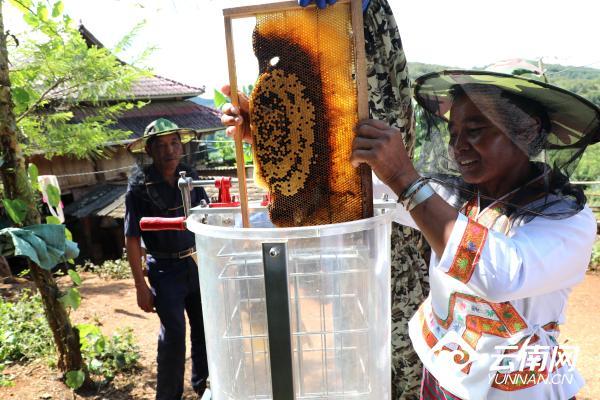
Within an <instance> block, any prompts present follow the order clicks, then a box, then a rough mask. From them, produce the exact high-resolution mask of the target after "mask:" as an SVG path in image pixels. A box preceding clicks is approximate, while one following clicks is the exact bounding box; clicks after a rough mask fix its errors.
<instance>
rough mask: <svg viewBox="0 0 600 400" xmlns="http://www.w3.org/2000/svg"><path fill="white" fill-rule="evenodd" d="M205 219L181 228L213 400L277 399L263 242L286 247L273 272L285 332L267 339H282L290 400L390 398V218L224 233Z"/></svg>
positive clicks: (196, 217)
mask: <svg viewBox="0 0 600 400" xmlns="http://www.w3.org/2000/svg"><path fill="white" fill-rule="evenodd" d="M202 217H203V214H202V210H201V209H196V210H193V213H192V215H191V216H190V218H189V219H188V221H187V227H188V229H190V230H191V231H193V232H194V233H195V235H196V245H197V249H198V264H199V271H200V274H199V275H200V287H201V291H202V309H203V313H204V327H205V334H206V345H207V350H208V362H209V370H210V386H211V392H212V399H214V400H229V399H235V400H240V399H272V398H273V397H274V396H273V392H274V391H275V393H276V395H275V400H278V399H277V397H278V394H277V393H279V391H277V390H274V389H273V387H274V386H273V385H272V378H271V376H272V374H271V361H273V360H271V359H270V357H271V354H270V346H269V327H268V326H269V324H270V323H271V320H269V323H267V321H268V316H267V303H268V302H267V300H266V299H267V298H268V296H267V295H266V293H265V272H264V265H263V264H264V262H263V259H264V255H263V244H265V243H269V244H272V243H275V244H278V245H282V246H285V247H284V248H285V252H284V253H283V254H284V255H285V259H284V263H283V264H282V266H280V267H276V268H282V269H286V273H285V275H283V281H284V282H286V280H287V288H286V291H287V296H288V297H287V304H285V300H284V301H282V302H281V303H282V304H281V305H283V306H286V305H287V308H286V310H287V311H286V314H288V315H286V317H287V319H285V321H286V324H289V329H287V333H286V332H285V331H286V329H283V330H281V332H283V333H279V332H271V334H272V335H276V336H271V337H272V338H273V337H277V338H278V339H281V337H279V336H278V335H287V337H283V339H286V340H288V338H289V340H288V342H289V343H290V346H289V352H291V357H289V360H290V363H289V364H291V365H289V366H287V367H288V368H289V371H290V377H291V379H292V380H293V389H292V388H289V391H290V393H292V394H293V396H294V398H295V399H372V400H384V399H389V398H390V377H391V372H390V371H391V370H390V357H391V353H390V352H391V349H390V321H391V315H390V270H389V269H390V229H391V219H392V213H386V214H383V215H380V216H376V217H373V218H369V219H365V220H360V221H353V222H347V223H342V224H335V225H323V226H316V227H305V228H247V229H242V228H231V227H222V226H214V225H206V224H203V223H201V222H200V221H201V220H202ZM267 254H268V253H267ZM267 263H269V262H267ZM286 277H287V278H286ZM267 286H268V287H271V286H270V284H268V285H267ZM271 303H272V300H271ZM270 310H272V308H270ZM278 322H281V321H278ZM278 346H279V345H278ZM272 347H273V346H272ZM284 356H285V354H284ZM273 358H275V356H273ZM284 359H285V357H284ZM279 369H282V370H285V369H286V368H278V371H276V374H273V375H274V376H279V375H280V373H281V371H279ZM283 373H285V372H283ZM290 382H291V381H290ZM290 386H292V385H290ZM279 397H286V396H281V395H279Z"/></svg>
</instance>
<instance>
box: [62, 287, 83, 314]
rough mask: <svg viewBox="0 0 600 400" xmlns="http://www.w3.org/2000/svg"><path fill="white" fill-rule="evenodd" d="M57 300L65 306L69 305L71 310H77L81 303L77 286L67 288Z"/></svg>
mask: <svg viewBox="0 0 600 400" xmlns="http://www.w3.org/2000/svg"><path fill="white" fill-rule="evenodd" d="M58 301H60V302H61V303H62V305H63V306H65V307H70V308H72V309H73V310H77V309H78V308H79V305H80V304H81V294H80V293H79V290H77V288H74V287H72V288H69V290H67V292H66V293H65V294H63V295H62V296H60V297H59V298H58Z"/></svg>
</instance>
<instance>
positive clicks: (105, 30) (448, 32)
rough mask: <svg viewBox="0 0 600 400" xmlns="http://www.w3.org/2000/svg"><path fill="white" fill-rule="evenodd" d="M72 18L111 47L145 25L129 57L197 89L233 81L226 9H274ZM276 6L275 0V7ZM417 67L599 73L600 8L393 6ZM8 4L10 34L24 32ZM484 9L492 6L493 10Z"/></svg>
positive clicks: (136, 7) (522, 3)
mask: <svg viewBox="0 0 600 400" xmlns="http://www.w3.org/2000/svg"><path fill="white" fill-rule="evenodd" d="M63 1H64V3H65V12H66V13H67V14H69V15H70V16H71V17H72V18H73V19H74V20H75V21H81V22H82V23H83V24H84V25H85V26H86V27H87V28H88V29H89V30H90V31H91V32H92V33H93V34H94V35H95V36H96V37H97V38H98V39H99V40H100V41H101V42H103V43H104V44H105V45H106V46H107V47H109V48H110V47H111V46H112V45H114V44H115V43H117V41H118V40H119V39H120V38H121V37H123V35H125V34H126V33H127V32H129V31H130V30H131V29H132V28H133V27H134V26H135V25H136V24H137V23H139V22H140V21H145V25H144V27H143V28H142V30H141V32H140V33H139V34H138V36H137V37H136V39H135V40H134V42H133V45H132V47H131V48H130V49H129V51H128V52H127V53H126V54H124V55H123V56H122V58H123V59H125V60H126V61H127V60H128V59H134V58H135V56H136V55H139V54H140V53H141V52H142V51H143V50H144V49H145V48H148V47H155V48H156V50H155V51H154V52H153V53H152V55H151V56H150V57H149V58H148V59H147V60H146V61H145V64H146V66H148V67H150V68H152V70H153V72H154V73H157V74H159V75H162V76H164V77H167V78H170V79H174V80H177V81H180V82H183V83H186V84H189V85H193V86H206V89H207V90H206V95H205V96H206V97H211V96H212V93H213V88H220V87H221V85H222V84H224V83H227V82H228V72H227V56H226V51H225V35H224V28H223V17H222V9H223V8H227V7H234V6H239V5H245V4H256V3H264V2H266V1H268V0H137V1H136V0H63ZM275 1H276V0H275ZM389 3H390V5H391V7H392V10H393V11H394V15H395V16H396V20H397V22H398V26H399V30H400V35H401V37H402V42H403V45H404V50H405V53H406V57H407V59H408V61H414V62H425V63H432V64H442V65H448V66H453V67H459V68H472V67H481V66H485V65H488V64H491V63H494V62H496V61H500V60H504V59H510V58H527V59H539V58H540V57H541V58H542V59H543V61H544V62H545V63H558V64H564V65H573V66H590V67H595V68H600V52H599V51H597V49H598V40H599V39H600V33H599V31H598V28H597V20H598V15H600V2H598V1H590V0H570V1H564V0H545V1H541V0H502V1H499V0H496V1H481V0H453V1H448V0H389ZM4 4H5V6H4V7H5V10H4V12H5V16H4V18H5V20H4V24H5V28H6V29H10V30H11V32H13V33H15V32H20V31H22V30H23V29H24V27H23V24H22V23H21V21H20V17H19V16H18V14H16V13H15V11H14V10H12V9H10V7H9V6H7V5H6V3H4ZM484 4H485V6H484ZM251 29H252V23H251V21H249V20H246V21H240V22H239V23H238V24H236V25H234V37H235V43H236V61H237V70H238V80H239V82H240V84H250V83H252V82H253V81H254V80H255V78H256V74H257V66H256V61H255V59H254V57H253V55H252V53H251V47H250V46H251V39H250V32H251Z"/></svg>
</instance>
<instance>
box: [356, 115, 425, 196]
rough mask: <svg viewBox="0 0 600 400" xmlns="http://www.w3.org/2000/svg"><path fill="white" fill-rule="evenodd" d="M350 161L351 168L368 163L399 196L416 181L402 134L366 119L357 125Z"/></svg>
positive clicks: (416, 176) (416, 174) (375, 121)
mask: <svg viewBox="0 0 600 400" xmlns="http://www.w3.org/2000/svg"><path fill="white" fill-rule="evenodd" d="M350 161H351V162H352V165H353V166H354V167H358V166H359V165H360V164H361V163H366V164H369V166H370V167H371V168H372V169H373V172H375V175H377V177H379V179H381V181H382V182H383V183H385V184H386V185H388V186H389V187H390V188H391V189H392V190H393V191H394V192H395V193H396V194H397V195H398V196H399V195H400V194H402V192H404V189H406V187H408V185H410V184H411V183H412V182H414V181H415V180H417V179H418V178H419V174H418V173H417V171H416V170H415V168H414V167H413V164H412V162H411V160H410V157H409V156H408V153H407V152H406V148H405V147H404V141H403V139H402V133H401V132H400V131H399V130H398V129H396V128H392V127H390V126H389V125H388V124H386V123H385V122H382V121H377V120H372V119H369V120H364V121H361V122H360V123H359V124H358V126H357V127H356V138H355V139H354V141H353V143H352V156H351V158H350Z"/></svg>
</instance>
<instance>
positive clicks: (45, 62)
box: [0, 0, 142, 384]
mask: <svg viewBox="0 0 600 400" xmlns="http://www.w3.org/2000/svg"><path fill="white" fill-rule="evenodd" d="M9 1H10V2H11V3H12V4H13V5H15V6H16V7H17V8H18V9H19V10H21V11H22V13H23V18H24V20H25V22H27V24H28V25H29V26H30V27H31V28H32V30H33V35H32V37H33V36H35V37H36V39H35V40H33V39H26V40H22V41H19V40H18V39H17V38H15V37H13V36H12V35H9V34H8V33H6V32H5V31H4V23H3V14H2V5H3V0H0V174H1V176H2V184H3V195H4V198H5V199H4V200H5V204H9V205H13V206H14V207H13V206H11V207H13V208H14V209H19V211H20V213H21V214H22V215H21V218H20V219H19V222H21V224H22V226H29V225H35V224H39V223H40V222H41V217H40V213H39V212H38V209H37V201H36V196H35V195H34V190H33V188H32V182H31V181H30V179H29V177H28V173H27V169H26V166H25V160H24V157H23V152H22V149H25V151H26V152H29V153H31V152H33V151H42V152H44V154H45V155H46V157H48V158H50V157H51V156H53V155H59V154H71V155H75V156H78V157H84V156H89V155H101V154H102V150H103V147H104V145H105V144H106V143H107V142H110V141H115V140H120V139H124V138H125V137H127V136H128V134H129V132H123V131H115V130H112V129H111V128H110V125H111V123H112V122H113V121H112V120H111V117H114V116H115V115H117V114H118V113H119V112H120V111H122V110H124V109H128V108H131V107H133V106H134V105H132V104H127V103H121V104H116V105H111V106H106V107H103V108H99V109H96V111H97V112H96V114H95V115H90V116H88V117H85V118H83V119H82V120H80V121H78V123H76V124H74V123H73V109H74V108H75V107H77V106H78V105H81V104H89V105H96V106H97V105H102V104H103V101H105V100H108V99H110V98H111V97H116V96H117V95H119V94H120V95H122V94H123V93H124V92H125V93H126V92H127V90H128V88H129V86H130V85H131V82H132V81H133V80H134V79H135V78H137V77H139V76H140V75H141V74H142V72H141V71H139V70H137V69H135V68H133V67H130V66H128V65H125V64H124V63H122V62H120V61H119V60H118V59H117V58H116V57H115V56H114V55H112V54H111V53H110V52H109V51H108V50H106V49H104V48H97V47H88V46H87V44H86V43H85V41H84V40H83V38H82V37H81V35H80V34H79V32H78V31H77V29H75V28H74V27H73V26H72V22H71V20H70V18H69V17H68V16H66V15H64V14H63V6H62V2H61V1H55V2H45V1H44V2H41V1H33V0H9ZM48 5H49V8H48ZM49 10H51V11H49ZM133 34H134V32H132V34H130V35H128V36H126V37H125V38H124V40H123V41H122V42H121V43H119V44H118V45H117V50H119V49H123V48H125V47H126V46H127V45H128V43H129V40H130V39H131V38H132V37H133ZM8 40H10V41H11V46H12V47H11V48H14V49H15V52H14V56H15V57H14V58H13V59H9V53H8V43H7V42H8ZM19 42H21V43H19ZM12 55H13V53H11V56H12ZM9 62H11V63H9ZM9 66H12V67H13V69H12V70H11V71H9ZM11 83H12V86H11ZM121 98H122V97H121ZM30 272H31V276H32V278H33V280H34V282H35V284H36V287H37V288H38V290H39V292H40V294H41V297H42V300H43V303H44V309H45V313H46V317H47V319H48V322H49V325H50V328H51V330H52V333H53V336H54V342H55V344H56V348H57V353H58V363H57V365H58V368H59V369H60V370H61V371H63V372H66V373H68V372H72V371H79V373H81V372H84V373H85V371H86V368H85V365H84V362H83V359H82V356H81V350H80V343H79V333H78V331H77V330H76V329H75V328H74V327H72V325H71V323H70V320H69V316H68V314H67V311H66V309H65V307H64V306H63V304H62V303H61V301H60V295H61V293H60V291H59V289H58V287H57V285H56V282H55V281H54V279H53V276H52V274H51V273H50V272H49V271H47V270H44V269H42V268H40V267H39V266H38V265H36V264H34V263H30ZM85 381H86V383H87V384H89V383H90V380H89V378H88V377H87V374H86V378H85Z"/></svg>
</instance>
